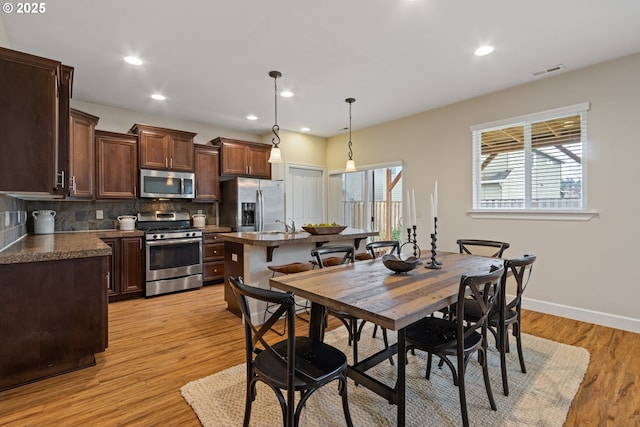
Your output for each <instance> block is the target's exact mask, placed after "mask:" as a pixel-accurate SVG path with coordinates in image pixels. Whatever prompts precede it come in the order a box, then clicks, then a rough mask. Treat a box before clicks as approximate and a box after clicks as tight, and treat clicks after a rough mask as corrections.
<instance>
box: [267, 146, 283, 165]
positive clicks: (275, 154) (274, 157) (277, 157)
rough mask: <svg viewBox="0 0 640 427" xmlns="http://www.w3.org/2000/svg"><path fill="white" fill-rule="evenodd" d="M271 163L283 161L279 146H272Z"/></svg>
mask: <svg viewBox="0 0 640 427" xmlns="http://www.w3.org/2000/svg"><path fill="white" fill-rule="evenodd" d="M269 163H282V153H281V152H280V149H279V148H278V147H277V146H273V147H271V155H270V156H269Z"/></svg>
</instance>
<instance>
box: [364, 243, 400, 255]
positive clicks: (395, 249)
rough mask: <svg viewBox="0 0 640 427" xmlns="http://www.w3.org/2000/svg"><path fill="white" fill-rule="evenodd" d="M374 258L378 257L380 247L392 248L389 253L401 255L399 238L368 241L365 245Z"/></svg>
mask: <svg viewBox="0 0 640 427" xmlns="http://www.w3.org/2000/svg"><path fill="white" fill-rule="evenodd" d="M365 248H366V250H367V251H368V252H369V254H370V255H371V257H372V258H377V255H378V252H379V250H380V249H390V250H389V252H388V253H389V254H391V255H394V254H395V255H400V242H398V241H397V240H378V241H376V242H371V243H367V246H366V247H365Z"/></svg>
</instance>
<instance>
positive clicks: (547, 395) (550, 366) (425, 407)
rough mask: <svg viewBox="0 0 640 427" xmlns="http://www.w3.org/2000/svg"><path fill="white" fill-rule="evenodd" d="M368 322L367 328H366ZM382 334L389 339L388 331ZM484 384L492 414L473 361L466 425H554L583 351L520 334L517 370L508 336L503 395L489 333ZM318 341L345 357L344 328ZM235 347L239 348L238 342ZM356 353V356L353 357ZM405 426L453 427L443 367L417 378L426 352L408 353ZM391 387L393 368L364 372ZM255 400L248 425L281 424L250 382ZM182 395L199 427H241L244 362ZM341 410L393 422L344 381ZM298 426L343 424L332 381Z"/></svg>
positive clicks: (271, 397)
mask: <svg viewBox="0 0 640 427" xmlns="http://www.w3.org/2000/svg"><path fill="white" fill-rule="evenodd" d="M367 326H369V325H367ZM389 332H390V336H389V338H390V340H391V341H392V342H395V339H394V338H395V336H394V334H393V333H391V331H389ZM380 335H381V334H380V332H378V334H377V338H375V339H371V328H365V331H363V336H362V341H361V342H360V344H359V347H358V349H359V350H360V354H361V355H366V354H368V352H369V351H372V350H373V349H376V348H382V339H381V336H380ZM489 340H490V341H489V342H490V346H492V348H491V349H490V350H491V351H490V354H489V369H490V375H491V386H492V389H493V394H494V397H495V399H496V405H497V406H498V411H492V410H491V408H490V406H489V401H488V399H487V394H486V391H485V388H484V382H483V379H482V369H481V367H480V365H479V364H478V363H477V358H473V359H472V360H471V361H470V363H469V368H468V370H467V375H466V385H467V403H468V410H469V418H470V420H471V425H472V426H489V425H490V426H518V427H522V426H535V427H540V426H562V425H563V423H564V421H565V419H566V416H567V412H568V410H569V407H570V406H571V401H572V400H573V398H574V396H575V394H576V392H577V390H578V387H579V386H580V383H581V382H582V379H583V377H584V373H585V371H586V369H587V365H588V364H589V352H588V351H587V350H585V349H583V348H579V347H572V346H568V345H565V344H560V343H557V342H554V341H549V340H545V339H542V338H538V337H534V336H531V335H523V344H524V354H525V362H526V365H527V373H526V374H523V373H522V372H520V368H519V366H520V365H519V362H518V356H517V352H516V351H515V349H516V348H515V347H516V346H515V340H514V338H513V337H511V343H512V351H511V353H509V354H508V355H507V363H508V378H509V389H510V394H509V396H505V395H504V394H503V393H502V379H501V376H500V357H499V353H498V352H497V350H496V349H495V347H493V338H489ZM325 341H326V342H328V343H330V344H332V345H335V346H336V347H338V348H341V349H342V350H343V351H345V353H346V354H347V356H349V357H350V355H351V354H352V353H351V351H350V347H348V346H347V345H346V343H347V340H346V329H345V328H344V327H340V328H339V329H337V330H335V331H332V332H330V333H328V334H327V336H326V338H325ZM237 345H242V343H241V342H238V343H237ZM361 357H362V356H361ZM408 359H409V364H408V365H407V373H406V375H407V425H409V426H438V427H440V426H459V425H461V422H462V419H461V415H460V403H459V397H458V390H457V387H455V386H454V385H453V383H452V380H451V373H450V371H449V370H448V368H446V366H445V367H443V368H442V369H438V367H437V366H436V367H435V369H433V370H432V374H431V379H430V380H429V381H427V380H426V379H425V378H424V372H425V367H426V357H424V353H422V352H416V355H415V356H412V355H411V354H409V355H408ZM369 372H370V373H375V375H377V376H380V377H379V378H385V379H384V380H383V382H385V383H386V384H389V385H391V384H393V383H394V381H395V367H392V366H390V365H389V363H382V364H380V365H378V366H377V367H376V368H375V369H373V370H371V371H369ZM257 390H258V397H257V399H256V401H255V402H254V404H253V409H252V414H251V426H260V427H264V426H281V425H282V416H281V413H280V406H279V405H278V403H277V400H276V397H275V394H274V393H273V392H272V391H271V390H270V389H269V388H267V386H265V385H264V384H262V383H258V389H257ZM181 392H182V396H183V397H184V399H185V400H186V401H187V403H188V404H189V405H191V407H192V408H193V410H194V411H195V412H196V414H197V415H198V418H199V419H200V422H201V423H202V425H203V426H206V427H213V426H241V425H242V419H243V415H244V399H245V397H244V396H245V365H244V364H241V365H237V366H234V367H232V368H229V369H227V370H225V371H222V372H218V373H216V374H213V375H210V376H208V377H206V378H202V379H199V380H196V381H193V382H190V383H188V384H186V385H185V386H183V387H182V389H181ZM348 393H349V407H350V410H351V417H352V419H353V423H354V425H355V426H363V427H370V426H393V425H396V406H395V405H391V404H389V403H387V401H385V400H384V399H382V398H381V397H379V396H378V395H376V394H374V393H373V392H371V391H369V390H367V389H366V388H364V387H362V386H360V387H356V386H355V385H354V383H353V381H352V380H349V389H348ZM300 424H301V426H321V427H324V426H343V425H345V422H344V415H343V412H342V405H341V401H340V397H339V395H338V393H337V386H332V385H329V386H325V387H324V388H323V389H321V390H319V391H318V392H317V393H316V394H314V395H313V396H312V397H311V398H310V399H309V401H308V403H307V405H306V407H305V409H304V410H303V412H302V416H301V423H300Z"/></svg>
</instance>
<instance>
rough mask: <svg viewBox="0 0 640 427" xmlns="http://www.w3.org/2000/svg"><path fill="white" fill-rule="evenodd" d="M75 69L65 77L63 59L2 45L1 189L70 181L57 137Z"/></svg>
mask: <svg viewBox="0 0 640 427" xmlns="http://www.w3.org/2000/svg"><path fill="white" fill-rule="evenodd" d="M72 70H73V68H71V67H65V76H66V80H63V77H64V76H63V72H62V64H61V63H60V62H59V61H54V60H51V59H46V58H41V57H38V56H34V55H29V54H26V53H22V52H17V51H14V50H10V49H5V48H0V76H2V78H0V111H1V112H2V113H1V114H2V120H0V191H2V192H8V193H12V192H15V193H23V192H25V193H40V194H55V193H57V192H59V191H62V190H63V188H64V187H65V186H66V185H67V177H68V171H67V170H66V165H65V164H64V161H65V159H64V156H60V153H59V150H60V145H59V142H60V140H61V138H62V141H66V138H65V136H66V135H62V137H61V135H60V130H61V128H64V125H61V124H64V123H68V122H69V109H68V105H69V102H70V101H69V97H70V96H71V84H72V82H71V77H72V75H73V73H72ZM59 159H60V161H61V164H59V163H58V160H59ZM65 173H67V177H65V176H64V175H65Z"/></svg>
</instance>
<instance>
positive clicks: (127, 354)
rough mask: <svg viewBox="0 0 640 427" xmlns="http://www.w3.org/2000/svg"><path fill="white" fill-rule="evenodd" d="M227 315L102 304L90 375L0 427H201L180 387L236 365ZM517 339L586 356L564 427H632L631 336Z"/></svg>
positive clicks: (10, 412)
mask: <svg viewBox="0 0 640 427" xmlns="http://www.w3.org/2000/svg"><path fill="white" fill-rule="evenodd" d="M225 307H226V304H225V303H224V298H223V293H222V285H214V286H208V287H205V288H203V289H201V290H197V291H191V292H183V293H179V294H173V295H164V296H160V297H156V298H151V299H138V300H132V301H122V302H117V303H113V304H110V305H109V348H108V349H107V351H105V352H104V353H102V354H100V355H98V356H97V365H96V366H95V367H91V368H86V369H82V370H79V371H76V372H72V373H68V374H65V375H60V376H57V377H54V378H49V379H46V380H42V381H39V382H36V383H33V384H28V385H24V386H21V387H18V388H14V389H11V390H7V391H4V392H0V425H1V426H56V427H57V426H181V427H183V426H198V425H200V423H199V421H198V418H197V417H196V415H195V413H194V412H193V411H192V410H191V408H190V407H189V405H188V404H187V403H185V401H184V400H183V399H182V396H181V395H180V387H182V386H183V385H184V384H186V383H188V382H189V381H192V380H195V379H198V378H202V377H204V376H207V375H210V374H212V373H215V372H218V371H221V370H223V369H225V368H228V367H231V366H233V365H236V364H238V363H241V362H243V360H244V353H243V347H244V344H243V337H242V328H241V321H240V319H239V318H237V317H236V316H234V315H233V314H231V313H229V312H228V311H226V309H225ZM305 327H306V323H300V325H299V328H305ZM300 330H304V329H300ZM523 331H524V332H526V333H529V334H533V335H537V336H540V337H544V338H548V339H553V340H555V341H560V342H564V343H567V344H571V345H577V346H581V347H584V348H586V349H588V350H589V352H590V353H591V362H590V364H589V368H588V370H587V373H586V376H585V379H584V381H583V383H582V385H581V386H580V389H579V391H578V393H577V395H576V398H575V400H574V402H573V405H572V407H571V410H570V412H569V415H568V418H567V422H566V424H565V425H566V426H640V387H639V386H640V363H639V362H640V360H639V357H638V355H639V354H640V335H639V334H633V333H629V332H624V331H620V330H615V329H610V328H606V327H602V326H596V325H592V324H587V323H582V322H577V321H573V320H568V319H563V318H560V317H555V316H550V315H545V314H540V313H535V312H530V311H528V312H526V313H525V316H524V319H523ZM274 337H275V338H278V337H276V336H275V335H274ZM525 358H526V355H525ZM496 390H500V387H499V384H496Z"/></svg>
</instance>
